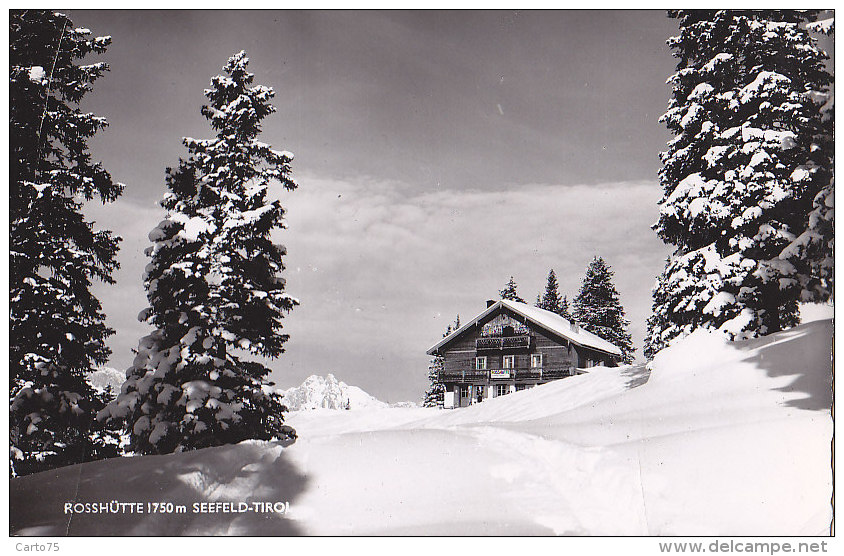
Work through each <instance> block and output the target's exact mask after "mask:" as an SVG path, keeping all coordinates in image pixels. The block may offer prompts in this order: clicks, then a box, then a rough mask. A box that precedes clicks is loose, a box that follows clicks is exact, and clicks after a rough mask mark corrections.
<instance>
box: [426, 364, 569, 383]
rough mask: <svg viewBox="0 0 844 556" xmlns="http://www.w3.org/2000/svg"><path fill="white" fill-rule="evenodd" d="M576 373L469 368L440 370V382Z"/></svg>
mask: <svg viewBox="0 0 844 556" xmlns="http://www.w3.org/2000/svg"><path fill="white" fill-rule="evenodd" d="M573 375H574V368H570V367H556V368H548V367H544V368H535V367H532V368H522V369H489V370H477V369H467V370H461V371H440V373H439V375H438V376H439V381H440V382H458V383H461V382H476V381H492V382H495V381H498V380H513V379H515V380H537V381H544V380H557V379H559V378H565V377H569V376H573Z"/></svg>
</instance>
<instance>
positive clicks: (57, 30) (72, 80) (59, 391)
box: [9, 10, 123, 475]
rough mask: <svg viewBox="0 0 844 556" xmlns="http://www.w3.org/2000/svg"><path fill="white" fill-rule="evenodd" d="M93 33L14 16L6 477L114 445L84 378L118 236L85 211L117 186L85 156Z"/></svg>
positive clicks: (99, 41)
mask: <svg viewBox="0 0 844 556" xmlns="http://www.w3.org/2000/svg"><path fill="white" fill-rule="evenodd" d="M110 42H111V39H110V37H96V38H93V37H91V32H90V31H88V30H87V29H81V28H75V27H74V26H73V24H72V22H71V21H70V20H69V19H68V18H67V17H66V16H65V15H63V14H60V13H55V12H51V11H44V10H23V11H21V10H13V11H11V12H10V14H9V101H10V102H9V189H10V192H9V301H10V307H9V310H10V319H9V371H10V372H9V386H10V392H9V398H10V411H9V441H10V450H11V454H10V456H11V457H10V468H11V473H12V474H13V475H24V474H28V473H33V472H36V471H41V470H45V469H50V468H53V467H58V466H63V465H70V464H72V463H78V462H81V461H87V460H90V459H96V458H99V457H105V456H110V455H116V452H114V451H113V450H111V449H110V448H108V446H106V445H105V444H103V442H101V440H102V439H103V438H104V437H106V436H108V431H107V430H102V429H101V427H99V425H98V424H96V422H95V420H94V415H95V414H96V412H97V411H98V410H99V409H100V408H101V407H102V406H103V399H102V398H101V396H98V395H96V393H95V392H94V390H93V389H92V388H91V386H90V385H89V384H88V382H87V381H86V380H85V374H86V373H88V372H91V371H92V370H93V369H94V368H95V367H96V366H98V365H101V364H103V363H105V362H106V360H107V359H108V356H109V353H110V351H109V349H108V348H107V347H106V345H105V339H106V338H107V337H108V336H109V335H111V334H112V333H113V331H112V330H111V329H109V328H108V327H106V325H105V323H104V320H105V315H104V314H103V312H102V307H101V305H100V302H99V301H98V300H97V299H96V298H95V297H94V296H93V295H92V293H91V291H90V287H91V280H92V279H93V278H96V279H99V280H102V281H104V282H106V283H112V282H113V280H112V278H111V273H112V271H114V270H115V269H116V268H117V266H118V265H117V260H116V258H115V256H116V253H117V245H118V242H119V238H118V237H116V236H114V235H112V234H111V232H108V231H105V230H95V229H94V227H93V223H92V222H90V221H87V220H85V218H84V216H83V215H82V207H83V204H84V203H85V202H86V201H91V200H94V199H95V198H98V199H99V200H101V201H102V202H104V203H106V202H111V201H114V200H115V199H116V198H117V197H118V196H119V195H120V193H121V191H122V188H123V186H122V185H121V184H119V183H115V182H114V181H112V178H111V176H110V175H109V173H108V172H107V171H106V170H105V169H104V168H103V167H102V166H101V165H100V164H99V163H95V162H92V161H91V154H90V152H89V149H88V140H89V139H90V138H91V137H92V136H93V135H94V134H96V133H97V131H99V130H100V129H102V128H104V127H105V126H106V125H107V123H106V120H105V119H104V118H101V117H98V116H95V115H94V114H90V113H85V112H82V111H81V110H80V109H79V102H80V101H81V100H82V97H83V96H84V95H85V93H87V92H88V91H90V90H91V84H92V83H93V82H94V81H95V80H96V79H97V78H98V77H100V76H101V75H102V74H103V72H105V71H107V69H108V67H107V66H106V64H105V63H94V64H87V65H82V64H79V63H77V61H78V60H81V59H82V58H85V57H86V56H87V55H89V54H100V53H102V52H104V51H105V50H106V47H107V46H108V45H109V43H110Z"/></svg>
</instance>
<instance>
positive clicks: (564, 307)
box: [558, 295, 573, 320]
mask: <svg viewBox="0 0 844 556" xmlns="http://www.w3.org/2000/svg"><path fill="white" fill-rule="evenodd" d="M558 314H559V315H560V316H561V317H563V318H564V319H566V320H573V319H572V316H571V311H570V309H569V298H568V296H567V295H564V296H563V299H562V301H560V311H559V312H558Z"/></svg>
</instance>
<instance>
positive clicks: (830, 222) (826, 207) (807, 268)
mask: <svg viewBox="0 0 844 556" xmlns="http://www.w3.org/2000/svg"><path fill="white" fill-rule="evenodd" d="M807 28H808V29H809V30H811V31H813V32H816V33H821V34H824V35H827V36H832V35H834V34H835V20H834V18H831V17H827V18H824V19H820V20H818V21H813V22H812V23H809V24H808V25H807ZM815 100H816V102H817V103H818V104H820V113H821V123H822V124H823V127H822V128H821V129H820V130H819V133H818V135H817V136H816V137H815V144H816V145H817V146H818V148H819V150H821V151H823V152H826V153H834V151H835V136H834V129H835V95H834V94H833V93H832V92H831V91H829V92H817V91H816V92H815ZM830 160H832V158H830ZM834 198H835V177H834V175H833V174H832V172H830V173H829V182H828V183H826V184H825V185H824V186H823V187H822V188H821V190H820V192H818V194H817V195H816V196H815V198H814V200H813V201H812V209H811V210H810V211H809V214H808V216H807V218H806V221H805V228H804V230H803V232H802V233H800V234H799V235H797V237H796V238H795V239H794V241H792V242H791V244H789V246H788V247H786V248H785V250H783V253H782V254H781V255H780V256H781V257H783V258H785V259H786V260H788V261H789V262H790V263H791V264H793V265H794V266H795V268H797V269H798V272H797V276H798V280H799V281H800V285H801V287H802V291H801V301H805V302H826V301H829V300H830V299H831V298H832V292H833V285H834V275H835V259H834V256H833V254H834V243H835V241H834V240H835V230H834V224H835V203H834Z"/></svg>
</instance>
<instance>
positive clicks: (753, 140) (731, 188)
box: [648, 10, 832, 351]
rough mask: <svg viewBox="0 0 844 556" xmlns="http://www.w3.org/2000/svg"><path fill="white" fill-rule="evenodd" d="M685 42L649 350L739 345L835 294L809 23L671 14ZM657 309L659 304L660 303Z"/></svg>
mask: <svg viewBox="0 0 844 556" xmlns="http://www.w3.org/2000/svg"><path fill="white" fill-rule="evenodd" d="M669 15H670V16H671V17H674V18H676V19H678V20H679V24H680V34H679V35H678V36H677V37H673V38H671V39H670V40H669V41H668V42H669V45H670V46H671V47H672V48H673V49H674V51H675V52H674V55H675V56H676V57H677V58H679V60H680V61H679V64H678V66H677V73H675V74H674V75H673V76H672V77H671V78H670V79H669V82H670V83H671V84H672V86H673V93H672V98H671V101H670V103H669V106H668V111H667V112H666V113H665V115H664V116H663V117H662V120H661V121H663V122H664V123H665V124H666V126H667V127H668V128H669V130H671V131H672V132H673V133H674V134H675V135H676V137H675V138H674V139H673V140H671V141H670V142H669V144H668V150H667V151H666V152H665V153H663V154H662V162H663V168H662V169H661V170H660V181H661V184H662V186H663V188H664V194H663V198H662V201H661V203H660V218H659V221H658V222H657V224H656V225H655V230H656V231H657V234H658V235H659V236H660V238H661V239H663V241H665V242H666V243H668V244H670V245H673V246H674V247H675V251H674V253H673V255H672V256H671V258H670V260H669V262H668V263H667V265H666V268H665V271H664V272H663V276H662V277H661V279H660V280H661V282H660V283H661V286H660V287H662V288H664V291H660V298H659V300H658V303H655V307H654V312H655V315H657V316H656V318H654V319H652V324H653V325H654V326H660V327H662V329H661V330H653V331H649V333H648V337H649V338H651V340H653V341H655V343H653V344H652V345H651V347H650V348H649V351H652V350H654V349H658V348H659V347H661V346H662V345H665V343H666V342H668V341H670V340H671V339H672V338H675V337H677V336H681V335H683V334H686V333H688V332H691V331H692V330H694V329H696V328H701V327H702V328H711V329H719V330H721V331H723V332H725V333H726V334H727V335H728V336H729V337H731V338H745V337H752V336H756V335H763V334H768V333H771V332H775V331H778V330H782V329H784V328H787V327H789V326H793V325H794V324H796V323H797V322H798V319H799V315H798V305H797V302H798V301H799V300H813V299H825V298H828V297H829V294H830V292H831V288H832V273H831V266H832V262H831V261H832V259H831V251H832V226H831V223H832V204H831V197H832V195H831V192H832V148H831V147H832V134H831V130H832V127H831V115H830V114H829V113H828V112H827V116H826V117H825V115H824V106H825V105H828V103H829V101H830V95H829V90H828V86H829V84H830V82H831V76H830V75H829V73H828V71H827V70H826V68H825V60H826V59H827V56H826V55H825V54H824V53H823V52H821V51H820V50H819V49H818V47H817V45H816V42H815V40H814V38H813V37H811V36H810V34H809V33H808V32H807V30H806V25H805V23H806V21H808V20H810V19H812V18H814V17H815V13H814V12H812V11H793V10H752V11H743V10H718V11H714V10H692V11H672V12H669ZM655 301H656V299H655Z"/></svg>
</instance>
